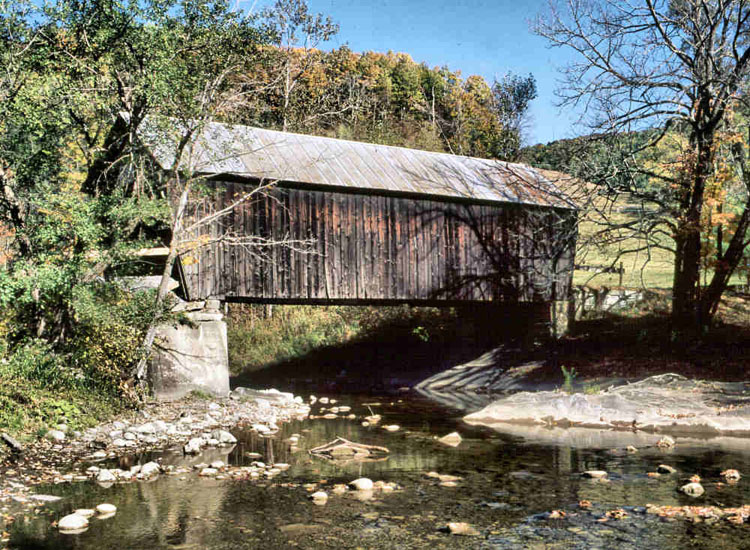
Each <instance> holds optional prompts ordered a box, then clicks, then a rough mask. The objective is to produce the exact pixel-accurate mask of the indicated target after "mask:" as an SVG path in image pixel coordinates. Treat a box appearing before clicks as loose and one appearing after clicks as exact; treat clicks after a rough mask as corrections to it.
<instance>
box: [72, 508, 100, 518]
mask: <svg viewBox="0 0 750 550" xmlns="http://www.w3.org/2000/svg"><path fill="white" fill-rule="evenodd" d="M73 513H74V514H77V515H79V516H83V517H85V518H90V517H91V516H93V515H94V514H96V510H92V509H90V508H79V509H78V510H75V511H74V512H73Z"/></svg>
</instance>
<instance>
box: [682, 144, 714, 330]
mask: <svg viewBox="0 0 750 550" xmlns="http://www.w3.org/2000/svg"><path fill="white" fill-rule="evenodd" d="M693 142H694V143H695V147H696V150H697V156H698V158H697V161H696V164H695V173H694V174H693V176H692V177H691V178H690V189H689V190H688V191H687V192H686V193H685V195H684V196H683V198H682V207H681V212H682V217H681V218H680V220H679V221H678V225H677V235H676V236H675V246H676V254H675V266H674V279H673V286H672V321H673V323H674V326H675V328H677V329H678V330H679V331H680V332H685V331H688V332H692V331H694V330H699V329H701V328H702V327H703V326H705V324H706V323H707V322H708V320H707V319H703V318H702V315H701V308H700V304H699V302H700V295H701V287H700V269H701V213H702V209H703V195H704V190H705V188H706V179H707V178H708V176H709V175H710V173H711V166H712V162H713V132H712V131H705V130H703V131H700V132H698V131H696V133H695V135H694V136H693Z"/></svg>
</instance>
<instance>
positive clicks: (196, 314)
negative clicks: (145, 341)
mask: <svg viewBox="0 0 750 550" xmlns="http://www.w3.org/2000/svg"><path fill="white" fill-rule="evenodd" d="M219 306H220V303H219V301H218V300H206V301H205V302H183V303H181V304H179V305H178V306H177V308H176V309H177V310H179V311H184V312H185V316H186V317H187V318H188V319H189V320H190V324H178V325H176V326H162V327H160V328H159V330H158V332H157V335H156V341H155V342H156V346H155V350H154V353H153V357H152V359H151V363H150V365H149V380H150V382H151V387H152V389H153V392H154V397H156V399H158V400H161V401H169V400H173V399H179V398H181V397H183V396H185V395H186V394H188V393H190V392H191V391H194V390H197V391H202V392H206V393H209V394H212V395H216V396H219V397H225V396H226V395H228V394H229V360H228V356H227V325H226V323H225V322H224V316H223V315H222V313H221V311H220V310H219ZM191 325H192V326H191Z"/></svg>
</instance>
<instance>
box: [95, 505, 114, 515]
mask: <svg viewBox="0 0 750 550" xmlns="http://www.w3.org/2000/svg"><path fill="white" fill-rule="evenodd" d="M115 512H117V506H115V505H114V504H108V503H104V504H100V505H99V506H97V507H96V513H97V514H99V515H101V516H111V515H113V514H114V513H115Z"/></svg>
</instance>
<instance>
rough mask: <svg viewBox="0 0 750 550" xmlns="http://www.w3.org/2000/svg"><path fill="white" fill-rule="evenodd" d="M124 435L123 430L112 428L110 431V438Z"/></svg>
mask: <svg viewBox="0 0 750 550" xmlns="http://www.w3.org/2000/svg"><path fill="white" fill-rule="evenodd" d="M121 437H122V430H112V431H111V432H109V438H110V439H119V438H121Z"/></svg>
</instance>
